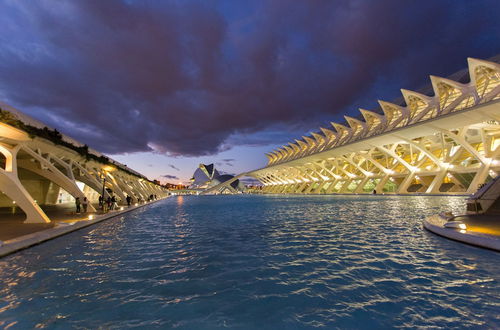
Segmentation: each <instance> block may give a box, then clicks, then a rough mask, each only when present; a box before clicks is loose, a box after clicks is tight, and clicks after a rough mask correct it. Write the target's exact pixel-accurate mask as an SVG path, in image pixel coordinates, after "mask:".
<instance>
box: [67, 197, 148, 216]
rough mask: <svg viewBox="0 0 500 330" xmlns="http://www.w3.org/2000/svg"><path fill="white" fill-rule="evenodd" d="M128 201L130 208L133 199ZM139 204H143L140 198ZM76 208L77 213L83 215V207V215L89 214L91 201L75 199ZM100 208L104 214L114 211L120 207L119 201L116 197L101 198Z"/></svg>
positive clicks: (128, 198) (85, 198)
mask: <svg viewBox="0 0 500 330" xmlns="http://www.w3.org/2000/svg"><path fill="white" fill-rule="evenodd" d="M156 199H157V197H156V195H150V196H149V197H148V199H147V201H148V202H150V201H153V200H156ZM126 200H127V205H128V206H130V205H132V201H133V199H132V197H130V196H129V195H127V197H126ZM137 202H138V203H141V202H142V199H141V198H140V197H139V198H137ZM75 206H76V213H81V212H82V207H83V213H87V208H88V206H89V201H88V199H87V197H83V201H81V200H80V197H76V198H75ZM99 207H100V208H101V209H102V210H103V212H107V211H112V210H114V209H116V208H117V207H118V203H117V199H116V197H115V196H114V195H112V196H108V198H106V199H104V198H103V196H99Z"/></svg>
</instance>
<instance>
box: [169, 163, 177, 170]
mask: <svg viewBox="0 0 500 330" xmlns="http://www.w3.org/2000/svg"><path fill="white" fill-rule="evenodd" d="M168 167H170V168H173V169H174V170H176V171H180V169H179V168H177V167H176V166H175V165H173V164H168Z"/></svg>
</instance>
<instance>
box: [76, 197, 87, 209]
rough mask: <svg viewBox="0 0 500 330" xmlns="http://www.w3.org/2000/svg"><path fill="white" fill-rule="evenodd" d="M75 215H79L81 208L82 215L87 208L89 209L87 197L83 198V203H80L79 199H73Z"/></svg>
mask: <svg viewBox="0 0 500 330" xmlns="http://www.w3.org/2000/svg"><path fill="white" fill-rule="evenodd" d="M75 205H76V213H80V212H81V211H82V207H83V213H87V208H88V207H89V201H88V199H87V197H83V201H80V197H77V198H75Z"/></svg>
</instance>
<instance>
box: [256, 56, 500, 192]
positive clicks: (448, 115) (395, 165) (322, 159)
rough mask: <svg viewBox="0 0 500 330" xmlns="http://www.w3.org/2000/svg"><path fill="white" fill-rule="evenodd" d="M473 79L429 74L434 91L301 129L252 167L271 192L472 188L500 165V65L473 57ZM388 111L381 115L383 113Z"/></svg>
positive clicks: (409, 94) (405, 93) (405, 95)
mask: <svg viewBox="0 0 500 330" xmlns="http://www.w3.org/2000/svg"><path fill="white" fill-rule="evenodd" d="M468 64H469V67H468V69H469V74H470V82H469V83H460V82H457V81H454V80H450V79H447V78H440V77H435V76H431V83H432V89H433V90H434V96H427V95H423V94H421V93H418V92H413V91H409V90H404V89H403V90H401V92H402V95H403V98H404V101H405V104H406V105H398V104H394V103H390V102H385V101H379V104H380V108H381V113H377V112H374V111H369V110H364V109H360V112H361V116H362V118H363V120H362V119H356V118H353V117H348V116H345V119H346V122H345V123H344V124H339V123H331V127H330V128H320V132H317V133H311V135H310V136H303V137H302V139H297V140H295V141H294V142H291V143H289V144H288V145H285V146H283V147H281V148H278V149H277V150H275V151H273V152H270V153H268V154H267V157H268V159H269V163H268V165H267V166H266V167H265V168H262V169H259V170H256V171H253V172H250V173H247V175H249V176H252V177H255V178H257V179H258V180H259V181H260V182H261V183H262V184H263V185H264V191H265V192H269V193H305V194H308V193H316V194H320V193H371V192H373V190H376V191H377V192H386V193H399V194H407V193H432V194H440V193H447V194H449V193H457V194H458V193H460V194H471V193H473V192H475V191H476V190H477V188H478V187H479V186H480V185H481V184H483V183H484V182H485V181H487V180H488V179H489V178H491V177H495V176H496V175H497V172H498V171H499V170H500V149H499V145H500V65H499V64H498V63H495V62H489V61H483V60H478V59H472V58H469V59H468ZM382 113H383V114H382Z"/></svg>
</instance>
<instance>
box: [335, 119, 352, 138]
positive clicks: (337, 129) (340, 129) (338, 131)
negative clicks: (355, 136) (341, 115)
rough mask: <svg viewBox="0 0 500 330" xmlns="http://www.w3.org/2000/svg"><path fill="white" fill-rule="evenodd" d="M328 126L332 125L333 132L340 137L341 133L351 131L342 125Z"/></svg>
mask: <svg viewBox="0 0 500 330" xmlns="http://www.w3.org/2000/svg"><path fill="white" fill-rule="evenodd" d="M330 124H332V126H333V127H334V128H335V130H336V131H337V133H339V134H341V135H342V132H343V131H347V132H349V131H350V130H351V129H350V128H349V127H347V126H345V125H342V124H339V123H334V122H331V123H330Z"/></svg>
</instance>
